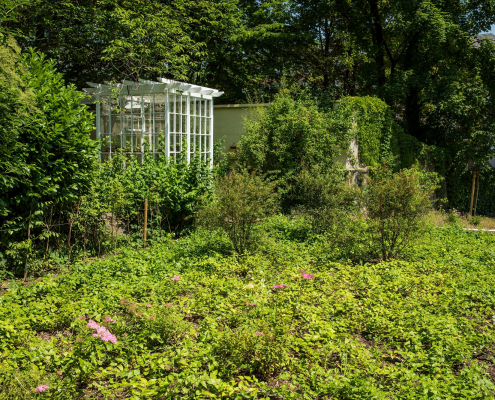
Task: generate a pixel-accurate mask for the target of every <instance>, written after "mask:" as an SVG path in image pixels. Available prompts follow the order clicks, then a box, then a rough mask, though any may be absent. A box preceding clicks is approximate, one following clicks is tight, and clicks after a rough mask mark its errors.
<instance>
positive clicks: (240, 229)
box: [199, 170, 277, 254]
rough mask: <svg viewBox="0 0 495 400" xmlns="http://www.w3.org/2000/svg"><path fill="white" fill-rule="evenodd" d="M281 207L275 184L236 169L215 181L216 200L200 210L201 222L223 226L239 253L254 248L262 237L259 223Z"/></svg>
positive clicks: (210, 225)
mask: <svg viewBox="0 0 495 400" xmlns="http://www.w3.org/2000/svg"><path fill="white" fill-rule="evenodd" d="M276 210H277V195H276V194H275V184H274V183H272V182H266V181H264V180H263V179H262V178H261V177H260V176H258V175H256V174H255V173H254V172H253V173H249V172H248V171H247V170H241V171H240V172H238V171H235V170H233V171H232V172H231V173H230V174H228V175H226V176H224V177H219V178H218V179H217V180H216V182H215V192H214V198H213V201H211V202H210V203H209V204H208V205H207V206H206V207H204V208H203V209H202V210H201V211H200V213H199V222H200V225H202V226H204V227H207V228H210V229H211V228H221V229H222V230H223V231H225V233H226V234H227V236H228V237H229V239H230V241H231V242H232V246H233V248H234V250H235V251H236V252H237V253H238V254H243V253H244V252H246V251H248V250H252V249H253V247H254V246H255V245H256V243H257V242H258V240H259V232H258V231H257V230H256V225H257V224H258V223H259V222H260V221H261V220H262V219H263V218H266V217H268V216H270V215H273V214H274V213H275V212H276Z"/></svg>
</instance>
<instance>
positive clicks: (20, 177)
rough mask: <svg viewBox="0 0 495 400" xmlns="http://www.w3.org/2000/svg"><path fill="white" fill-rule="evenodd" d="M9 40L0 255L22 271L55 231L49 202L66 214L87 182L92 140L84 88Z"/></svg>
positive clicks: (0, 126) (0, 123)
mask: <svg viewBox="0 0 495 400" xmlns="http://www.w3.org/2000/svg"><path fill="white" fill-rule="evenodd" d="M12 46H13V48H14V50H12V51H11V52H10V53H9V56H10V57H11V58H13V60H14V61H13V62H12V63H11V68H10V69H2V73H1V74H0V75H2V76H1V77H0V81H4V79H6V78H7V77H10V78H12V79H13V80H12V81H11V85H14V84H15V86H16V87H14V88H12V87H11V88H10V89H9V88H7V89H9V91H7V92H8V93H10V95H11V97H12V98H11V99H10V100H9V102H7V103H6V104H4V105H2V106H1V107H0V108H2V111H1V113H0V114H1V115H0V118H1V120H0V134H1V141H2V143H3V144H2V145H1V146H0V148H1V149H0V151H1V153H0V159H1V161H0V167H1V168H2V171H1V174H2V179H1V180H0V199H1V200H0V253H3V254H6V255H7V256H8V258H9V259H10V262H11V264H13V265H14V268H17V269H20V268H23V269H24V276H26V274H27V272H28V265H29V264H32V263H33V261H36V262H38V263H39V264H41V262H39V261H40V260H39V259H37V257H36V256H37V255H36V251H35V250H34V249H33V247H34V243H35V242H36V241H40V240H41V241H43V242H45V241H46V240H48V239H49V236H50V235H51V234H53V231H51V232H50V231H49V230H47V229H45V228H46V219H45V218H44V217H45V216H47V213H48V214H49V213H50V210H52V211H53V207H54V206H56V207H57V208H58V209H59V210H61V211H60V212H62V213H64V212H65V213H70V210H71V209H72V208H74V204H76V203H77V202H78V201H79V198H80V196H82V195H83V194H85V193H86V191H87V190H88V189H89V187H90V186H91V184H92V181H93V179H94V172H95V168H96V146H97V144H96V142H95V141H93V140H91V139H90V132H91V131H92V129H93V117H92V116H91V114H90V113H89V112H88V110H87V107H86V106H85V105H83V104H81V100H82V99H84V94H83V93H81V92H79V91H77V90H76V88H75V86H73V85H65V83H64V81H63V79H62V75H61V74H59V73H57V72H56V69H55V64H54V62H53V61H51V60H48V59H46V58H45V56H44V55H43V54H41V53H37V52H34V51H30V52H28V53H26V54H24V55H20V54H18V53H17V52H16V51H15V46H14V45H12ZM4 50H5V49H4V48H3V47H2V51H4ZM14 78H15V79H14ZM14 89H15V90H14ZM10 95H9V96H10ZM13 99H14V101H13V102H12V100H13ZM13 103H14V104H15V106H12V104H13ZM47 219H49V217H47Z"/></svg>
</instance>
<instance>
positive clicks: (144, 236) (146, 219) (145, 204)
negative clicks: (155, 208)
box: [143, 199, 148, 247]
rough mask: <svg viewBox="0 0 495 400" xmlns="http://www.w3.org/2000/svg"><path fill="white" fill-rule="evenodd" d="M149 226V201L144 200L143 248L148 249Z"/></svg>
mask: <svg viewBox="0 0 495 400" xmlns="http://www.w3.org/2000/svg"><path fill="white" fill-rule="evenodd" d="M147 224H148V199H144V231H143V247H146V228H147Z"/></svg>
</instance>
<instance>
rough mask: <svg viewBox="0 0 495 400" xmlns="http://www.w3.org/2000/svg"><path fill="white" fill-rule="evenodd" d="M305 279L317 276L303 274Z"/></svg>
mask: <svg viewBox="0 0 495 400" xmlns="http://www.w3.org/2000/svg"><path fill="white" fill-rule="evenodd" d="M302 277H303V278H304V279H313V278H314V277H315V276H314V275H313V274H303V276H302Z"/></svg>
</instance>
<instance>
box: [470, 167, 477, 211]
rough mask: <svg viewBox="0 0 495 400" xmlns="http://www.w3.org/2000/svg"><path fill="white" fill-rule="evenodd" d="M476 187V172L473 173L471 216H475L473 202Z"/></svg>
mask: <svg viewBox="0 0 495 400" xmlns="http://www.w3.org/2000/svg"><path fill="white" fill-rule="evenodd" d="M475 187H476V171H473V186H472V189H471V207H470V208H469V215H471V216H472V215H473V202H474V189H475Z"/></svg>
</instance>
